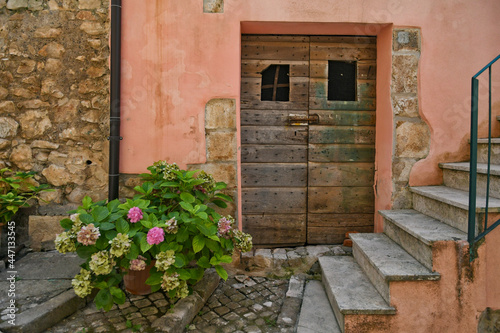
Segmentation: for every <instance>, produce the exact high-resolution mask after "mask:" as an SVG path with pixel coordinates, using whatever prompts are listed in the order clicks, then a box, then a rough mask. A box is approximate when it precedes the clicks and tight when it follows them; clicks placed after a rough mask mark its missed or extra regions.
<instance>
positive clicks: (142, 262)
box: [130, 256, 146, 271]
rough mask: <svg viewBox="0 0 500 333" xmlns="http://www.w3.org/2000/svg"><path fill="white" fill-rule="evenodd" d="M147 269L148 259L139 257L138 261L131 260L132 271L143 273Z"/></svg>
mask: <svg viewBox="0 0 500 333" xmlns="http://www.w3.org/2000/svg"><path fill="white" fill-rule="evenodd" d="M144 269H146V258H144V257H143V256H138V257H137V259H133V260H130V270H132V271H143V270H144Z"/></svg>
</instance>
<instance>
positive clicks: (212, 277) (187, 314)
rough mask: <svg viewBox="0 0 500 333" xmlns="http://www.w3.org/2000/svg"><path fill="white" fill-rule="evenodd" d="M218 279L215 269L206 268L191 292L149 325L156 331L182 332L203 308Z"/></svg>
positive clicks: (217, 283)
mask: <svg viewBox="0 0 500 333" xmlns="http://www.w3.org/2000/svg"><path fill="white" fill-rule="evenodd" d="M219 281H220V277H219V275H218V274H217V273H216V272H215V270H213V269H210V270H207V271H206V272H205V276H203V278H202V279H201V281H200V282H198V283H197V284H196V285H195V286H194V287H193V294H191V295H189V296H188V297H186V298H183V299H181V300H179V301H178V302H177V303H176V304H175V306H174V307H173V308H172V310H171V311H169V312H168V313H166V314H165V315H163V316H162V317H160V318H158V319H156V320H155V321H154V322H153V323H152V324H151V327H152V328H154V329H155V330H156V332H168V333H176V332H182V331H183V329H184V327H186V325H189V323H190V322H191V321H192V320H193V319H194V317H195V316H196V315H197V314H198V312H199V311H200V310H201V309H202V308H203V306H204V305H205V303H206V301H207V300H208V298H209V297H210V295H212V293H213V292H214V291H215V289H216V288H217V286H218V285H219Z"/></svg>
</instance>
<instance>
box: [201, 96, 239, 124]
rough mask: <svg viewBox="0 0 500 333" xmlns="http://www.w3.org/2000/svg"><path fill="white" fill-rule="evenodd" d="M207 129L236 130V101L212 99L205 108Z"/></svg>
mask: <svg viewBox="0 0 500 333" xmlns="http://www.w3.org/2000/svg"><path fill="white" fill-rule="evenodd" d="M205 128H207V129H222V128H225V129H234V130H236V101H235V100H234V99H220V98H217V99H212V100H210V101H209V102H208V103H207V105H206V106H205Z"/></svg>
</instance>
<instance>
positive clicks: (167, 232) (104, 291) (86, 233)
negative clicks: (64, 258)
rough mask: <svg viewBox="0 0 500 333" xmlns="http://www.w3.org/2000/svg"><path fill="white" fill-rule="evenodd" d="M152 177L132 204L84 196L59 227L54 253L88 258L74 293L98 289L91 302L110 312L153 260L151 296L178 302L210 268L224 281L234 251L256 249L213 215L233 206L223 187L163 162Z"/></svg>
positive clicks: (230, 224) (223, 219) (225, 218)
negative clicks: (130, 278)
mask: <svg viewBox="0 0 500 333" xmlns="http://www.w3.org/2000/svg"><path fill="white" fill-rule="evenodd" d="M148 170H149V171H150V172H149V173H147V174H142V175H141V176H142V179H143V182H142V184H141V185H140V186H137V187H135V190H136V191H137V192H138V194H137V195H136V196H134V198H133V199H127V200H126V202H123V203H122V202H120V201H118V200H113V201H110V202H107V203H106V202H105V201H99V202H92V200H91V199H90V198H89V197H85V198H84V199H83V202H82V206H80V207H79V208H78V209H77V210H75V211H72V212H70V213H72V215H71V216H70V217H69V218H65V219H63V220H61V221H60V224H61V226H62V227H63V228H64V232H63V233H61V234H59V235H57V237H56V240H55V244H56V249H57V250H58V251H59V252H61V253H66V252H75V251H76V253H77V254H78V255H79V256H80V257H82V258H84V259H86V261H85V263H83V264H82V265H81V267H82V268H81V271H80V274H78V275H76V276H75V278H74V279H73V280H72V285H73V288H74V290H75V293H76V294H77V295H78V296H80V297H86V296H87V295H90V294H91V292H92V290H93V289H94V288H97V289H99V292H98V293H97V295H96V297H95V299H94V301H95V303H96V305H97V307H98V308H103V309H104V310H106V311H108V310H109V309H111V307H112V306H113V304H114V303H117V304H122V303H123V302H125V293H124V292H123V291H122V290H121V289H120V287H119V285H120V282H121V281H122V278H123V275H124V274H126V273H127V272H128V271H129V270H135V271H140V270H144V269H146V267H147V266H148V265H150V264H151V262H152V261H153V262H154V266H153V267H152V268H151V270H150V277H149V278H148V280H147V281H146V283H147V284H149V285H151V291H152V292H154V291H157V290H159V289H160V288H161V289H163V290H164V291H165V292H168V295H169V297H171V298H173V299H175V298H183V297H186V296H187V295H188V294H189V292H190V286H192V285H193V284H195V283H196V282H198V281H199V280H200V279H201V278H202V277H203V273H204V271H205V270H206V269H208V268H212V267H213V268H215V270H216V271H217V273H218V274H219V276H220V277H222V278H223V279H227V277H228V275H227V272H226V271H225V269H224V268H223V267H222V265H221V264H223V263H230V262H231V261H232V257H231V256H232V254H233V252H234V251H243V252H247V251H250V249H251V248H252V238H251V236H250V235H249V234H246V233H243V232H241V231H240V230H238V229H237V228H235V221H234V219H233V218H232V217H231V216H221V215H220V214H219V213H217V211H216V208H217V207H222V208H225V207H227V204H226V202H230V201H231V200H232V199H231V197H229V196H227V195H225V194H223V193H221V192H220V191H221V190H223V189H225V188H226V184H225V183H222V182H219V183H217V182H215V180H214V179H213V177H212V176H211V175H209V174H206V173H205V172H203V171H199V170H196V171H185V170H181V169H179V167H178V166H177V165H176V164H168V163H166V162H165V161H159V162H156V163H154V164H153V165H152V166H150V167H149V168H148Z"/></svg>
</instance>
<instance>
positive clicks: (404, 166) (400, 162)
mask: <svg viewBox="0 0 500 333" xmlns="http://www.w3.org/2000/svg"><path fill="white" fill-rule="evenodd" d="M416 162H417V160H416V159H408V158H395V159H394V161H393V163H392V179H393V180H394V181H395V182H408V181H409V180H410V172H411V168H412V167H413V165H414V164H415V163H416Z"/></svg>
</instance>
